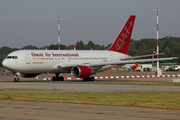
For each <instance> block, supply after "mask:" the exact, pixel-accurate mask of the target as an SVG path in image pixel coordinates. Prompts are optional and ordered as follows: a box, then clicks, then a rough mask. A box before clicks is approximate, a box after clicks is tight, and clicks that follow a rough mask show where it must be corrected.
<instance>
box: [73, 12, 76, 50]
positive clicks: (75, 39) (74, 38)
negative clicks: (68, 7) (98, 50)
mask: <svg viewBox="0 0 180 120" xmlns="http://www.w3.org/2000/svg"><path fill="white" fill-rule="evenodd" d="M73 16H74V50H76V36H75V35H76V34H75V17H76V14H73Z"/></svg>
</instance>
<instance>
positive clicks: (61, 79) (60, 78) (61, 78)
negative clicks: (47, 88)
mask: <svg viewBox="0 0 180 120" xmlns="http://www.w3.org/2000/svg"><path fill="white" fill-rule="evenodd" d="M52 80H53V81H64V77H63V76H59V73H56V76H53V77H52Z"/></svg>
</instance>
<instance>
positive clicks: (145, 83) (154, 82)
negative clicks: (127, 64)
mask: <svg viewBox="0 0 180 120" xmlns="http://www.w3.org/2000/svg"><path fill="white" fill-rule="evenodd" d="M113 83H123V84H142V85H166V86H180V83H173V82H159V81H153V82H152V81H150V82H141V81H140V82H127V81H126V82H113Z"/></svg>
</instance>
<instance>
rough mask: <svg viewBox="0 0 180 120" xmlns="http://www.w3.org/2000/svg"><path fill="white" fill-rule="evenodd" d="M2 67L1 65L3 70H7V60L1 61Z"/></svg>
mask: <svg viewBox="0 0 180 120" xmlns="http://www.w3.org/2000/svg"><path fill="white" fill-rule="evenodd" d="M2 65H3V67H5V68H7V67H8V62H7V60H5V59H4V60H3V61H2Z"/></svg>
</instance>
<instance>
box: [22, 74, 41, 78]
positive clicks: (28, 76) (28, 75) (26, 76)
mask: <svg viewBox="0 0 180 120" xmlns="http://www.w3.org/2000/svg"><path fill="white" fill-rule="evenodd" d="M37 75H39V74H22V73H21V77H24V78H31V77H36V76H37Z"/></svg>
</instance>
